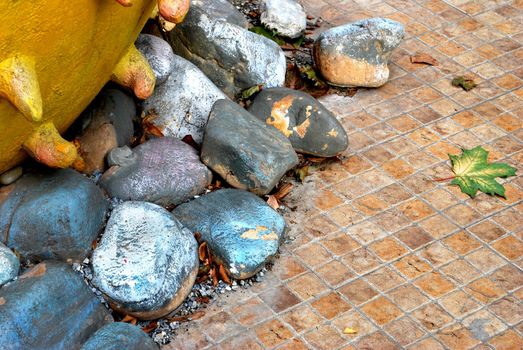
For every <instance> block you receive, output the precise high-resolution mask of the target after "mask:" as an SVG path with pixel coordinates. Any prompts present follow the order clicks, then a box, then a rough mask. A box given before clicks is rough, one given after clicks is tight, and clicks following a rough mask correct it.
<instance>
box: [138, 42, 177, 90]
mask: <svg viewBox="0 0 523 350" xmlns="http://www.w3.org/2000/svg"><path fill="white" fill-rule="evenodd" d="M135 46H136V48H137V49H138V51H140V52H141V53H142V55H144V57H145V58H146V59H147V61H148V62H149V65H150V66H151V68H152V70H153V73H154V76H155V77H156V86H160V85H162V84H163V83H164V82H165V81H166V80H167V78H168V77H169V75H170V74H171V72H172V71H173V69H174V53H173V50H172V49H171V46H170V45H169V43H168V42H167V41H165V40H163V39H162V38H159V37H157V36H154V35H150V34H140V35H139V36H138V39H136V42H135Z"/></svg>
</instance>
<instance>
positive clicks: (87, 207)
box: [0, 0, 404, 350]
mask: <svg viewBox="0 0 523 350" xmlns="http://www.w3.org/2000/svg"><path fill="white" fill-rule="evenodd" d="M263 8H264V10H263V11H264V12H263V14H262V16H261V22H262V23H264V24H265V25H266V26H267V27H268V28H271V29H273V30H275V31H277V32H278V33H279V34H280V35H281V36H286V37H289V38H296V37H299V36H301V35H302V34H303V31H304V29H305V24H304V23H305V13H304V12H303V9H302V8H301V6H300V5H298V4H297V3H296V2H295V1H293V0H285V1H283V0H282V1H281V2H280V1H273V0H264V7H263ZM282 8H283V10H282ZM248 26H249V24H248V22H247V21H246V20H245V18H244V17H243V16H242V15H241V14H240V13H239V12H238V11H237V10H236V9H235V8H234V7H233V6H232V5H230V4H229V2H227V1H225V0H211V1H204V0H194V1H193V4H192V8H191V10H190V11H189V14H188V16H187V19H186V21H185V22H183V23H182V24H180V25H177V26H176V28H175V29H174V30H173V31H172V32H171V33H170V34H169V40H170V44H169V43H167V42H166V41H164V40H162V39H160V38H159V37H156V36H153V35H148V34H143V35H141V36H140V37H139V38H138V40H137V42H136V46H137V48H138V49H139V50H140V51H141V52H142V53H143V55H144V56H145V57H146V58H147V59H148V60H149V62H150V64H151V67H152V69H153V72H154V75H155V76H156V82H157V86H156V89H155V92H154V94H153V95H152V97H151V98H149V99H148V100H146V101H144V102H143V103H142V104H141V105H140V106H137V105H136V104H135V102H134V101H133V100H132V99H131V98H130V97H128V96H127V95H126V94H125V93H124V92H122V91H119V90H115V89H113V88H107V89H106V90H104V91H103V92H102V93H101V94H100V95H99V97H98V98H97V99H96V100H95V101H94V102H93V104H92V105H91V106H90V107H89V108H88V109H87V110H86V112H85V113H84V117H83V118H82V122H81V123H80V124H79V126H77V127H78V130H79V131H78V134H77V136H78V138H77V139H78V141H79V144H80V151H81V153H82V155H83V157H84V159H85V160H86V168H85V172H86V173H88V174H94V175H92V176H91V178H88V177H86V176H83V175H81V174H80V173H78V172H76V171H73V170H63V169H62V170H52V171H37V173H36V174H35V173H26V174H24V175H23V176H22V169H21V168H18V169H14V170H13V171H11V172H7V173H5V174H3V175H1V176H0V182H1V183H2V184H4V185H7V186H4V187H1V188H0V231H1V232H3V234H2V236H1V238H0V328H1V329H2V332H0V348H2V349H4V348H5V349H8V348H9V349H11V348H35V347H38V348H62V349H73V348H75V349H76V348H80V347H82V346H83V347H82V349H84V350H93V349H117V348H126V349H154V348H156V345H155V344H154V343H153V342H152V341H151V340H150V338H149V337H147V336H145V335H144V333H143V332H142V331H141V330H140V329H139V328H137V327H135V326H132V325H128V324H122V323H112V321H113V319H112V317H111V315H110V313H109V312H108V311H107V309H106V308H104V307H103V306H102V304H100V303H99V301H98V299H97V297H96V296H95V294H93V293H92V290H90V288H89V287H88V286H87V285H86V284H85V283H83V281H82V279H81V277H80V276H78V275H77V274H75V273H74V272H73V270H72V269H71V268H70V266H69V265H68V264H67V263H71V262H75V266H76V267H78V266H80V265H79V264H78V262H82V261H83V265H82V266H84V267H86V266H88V264H89V263H90V266H89V267H88V268H89V269H92V272H93V273H92V280H91V277H89V278H87V277H86V279H87V280H89V281H90V282H92V285H94V286H95V287H96V288H93V291H95V293H97V295H100V296H101V295H102V294H103V297H104V298H105V300H107V301H108V302H109V304H110V305H111V308H112V309H114V310H117V311H118V312H122V313H125V314H128V315H133V316H135V317H137V318H139V319H145V320H147V319H156V318H159V317H163V316H165V315H167V314H169V313H171V312H173V311H174V310H176V308H177V307H179V305H180V304H182V302H183V301H184V299H185V298H186V297H187V295H188V294H189V293H190V291H191V288H192V287H193V285H194V283H195V280H196V277H197V273H198V271H199V267H200V262H199V251H198V247H199V246H198V242H197V240H196V239H195V236H194V235H195V234H196V236H198V239H199V240H201V241H203V242H206V243H207V247H208V248H209V250H210V253H211V254H212V257H213V259H214V261H215V262H216V263H218V264H220V265H221V266H222V267H223V268H224V269H225V273H226V274H227V275H228V276H229V277H231V278H234V279H240V280H243V279H246V278H249V277H251V276H253V275H255V274H256V273H257V272H259V271H260V270H261V269H263V267H264V265H265V264H266V262H267V261H268V260H269V259H271V258H272V257H274V256H275V255H276V253H277V251H278V248H279V244H280V242H281V241H282V238H283V236H284V232H285V227H286V225H285V221H284V219H283V217H282V216H281V215H280V214H279V213H278V212H276V211H275V210H274V209H272V208H271V207H270V206H269V205H268V204H267V203H266V202H265V201H264V200H263V199H261V198H260V197H258V196H259V195H266V194H268V193H270V192H271V191H272V190H273V189H274V187H275V186H276V185H277V184H278V182H279V181H280V179H281V178H282V177H283V176H284V175H285V173H286V172H287V171H289V170H290V169H292V168H293V167H294V166H296V164H297V163H298V155H297V153H303V154H308V155H313V156H316V157H332V156H335V155H337V154H339V153H340V152H343V151H344V150H345V149H346V148H347V146H348V139H347V134H346V132H345V130H344V128H343V127H342V126H341V124H340V123H339V122H338V120H337V119H336V116H335V115H334V114H333V113H332V112H330V111H329V110H327V109H326V108H325V107H324V106H323V105H322V104H321V103H320V102H318V101H317V100H316V99H314V98H313V97H311V96H309V95H308V94H306V93H304V92H299V91H293V90H290V89H287V88H283V87H281V86H282V85H283V84H284V79H285V70H286V61H285V57H284V54H283V52H282V50H281V48H280V47H279V46H278V45H277V44H276V43H274V42H273V41H271V40H269V39H267V38H265V37H262V36H259V35H257V34H255V33H253V32H250V31H248V30H247V28H248ZM403 33H404V31H403V27H402V26H401V25H400V24H399V23H397V22H394V21H390V20H385V19H370V20H365V21H360V22H356V23H352V24H348V25H345V26H341V27H338V28H333V29H331V30H328V31H326V32H324V33H323V34H322V35H320V37H319V38H318V40H317V42H316V44H315V47H314V55H315V60H316V64H317V66H318V69H319V70H320V72H321V74H322V75H323V76H324V77H325V78H326V79H327V80H328V81H329V82H330V83H332V84H337V85H358V86H379V85H382V84H383V83H385V81H386V80H387V78H388V68H387V61H388V58H389V57H390V53H391V51H392V50H393V49H394V48H395V47H396V46H397V45H398V44H399V42H400V40H401V38H402V37H403ZM171 47H172V48H174V52H176V54H175V53H174V52H173V49H172V48H171ZM254 85H260V86H263V87H264V89H263V91H262V92H261V93H259V94H258V96H256V97H255V98H254V100H253V101H252V103H251V104H250V106H249V107H248V109H245V108H243V107H242V106H240V105H239V104H237V103H236V102H234V101H233V99H234V97H235V96H236V95H237V94H238V93H239V92H241V91H242V90H244V89H246V88H250V87H252V86H254ZM137 108H139V109H142V110H143V114H142V118H141V119H140V118H137ZM139 109H138V110H139ZM137 123H141V124H142V128H143V129H146V128H153V129H154V130H155V132H154V133H153V134H154V135H155V136H156V137H153V138H149V139H148V140H147V137H145V136H143V137H141V138H140V137H138V138H137V137H136V136H141V135H135V133H134V126H135V125H136V124H137ZM161 136H163V137H161ZM187 136H190V137H189V138H187ZM137 139H140V142H138V141H137ZM181 139H184V141H182V140H181ZM200 147H201V149H200ZM211 170H212V171H213V172H214V176H215V179H216V180H219V181H222V180H225V182H227V184H228V185H229V186H230V187H234V188H228V189H219V190H215V191H214V192H212V191H211V190H210V189H209V188H211V189H215V188H216V186H215V187H209V186H210V184H211V183H212V180H213V172H212V171H211ZM102 172H103V175H101V176H100V174H101V173H102ZM20 176H21V177H20ZM102 189H103V190H102ZM173 208H174V209H173ZM170 210H171V211H172V212H170ZM109 213H110V215H109ZM107 217H109V219H108V220H106V219H107ZM104 225H105V229H104ZM102 230H103V236H102V237H101V239H100V236H99V234H100V233H101V232H102ZM98 239H99V241H98ZM93 249H94V250H93ZM91 252H92V257H91V258H90V259H89V254H91ZM15 253H16V254H15ZM18 257H21V260H22V271H23V273H22V275H20V276H17V275H18V273H19V269H20V261H19V260H18ZM86 257H87V258H86ZM50 260H56V261H50ZM28 262H29V263H30V264H32V263H38V262H40V263H39V264H37V265H36V266H34V267H32V268H30V269H26V267H27V263H28ZM86 268H87V267H86ZM76 270H78V268H77V269H76ZM243 282H244V281H242V283H243ZM233 286H237V284H236V281H235V282H234V284H233Z"/></svg>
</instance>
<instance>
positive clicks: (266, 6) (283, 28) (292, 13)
mask: <svg viewBox="0 0 523 350" xmlns="http://www.w3.org/2000/svg"><path fill="white" fill-rule="evenodd" d="M262 4H263V11H262V14H261V16H260V21H261V22H262V23H263V24H264V25H265V27H267V28H269V29H273V30H275V31H276V32H277V33H278V34H280V35H281V36H286V37H288V38H291V39H294V38H298V37H300V36H301V35H303V32H304V31H305V29H306V28H307V15H306V14H305V11H304V10H303V7H302V6H301V5H300V4H299V3H297V2H296V1H294V0H263V2H262Z"/></svg>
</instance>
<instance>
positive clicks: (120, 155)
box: [107, 146, 138, 167]
mask: <svg viewBox="0 0 523 350" xmlns="http://www.w3.org/2000/svg"><path fill="white" fill-rule="evenodd" d="M137 160H138V156H137V155H136V153H134V152H133V150H132V149H130V148H129V147H128V146H123V147H118V148H113V149H112V150H111V151H110V152H109V153H108V154H107V165H108V166H109V167H112V166H115V165H118V166H121V167H126V166H130V165H132V164H134V163H136V162H137Z"/></svg>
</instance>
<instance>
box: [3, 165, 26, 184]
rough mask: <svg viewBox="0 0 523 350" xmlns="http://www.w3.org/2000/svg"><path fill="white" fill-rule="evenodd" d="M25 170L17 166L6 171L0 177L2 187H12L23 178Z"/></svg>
mask: <svg viewBox="0 0 523 350" xmlns="http://www.w3.org/2000/svg"><path fill="white" fill-rule="evenodd" d="M23 173H24V170H23V169H22V167H19V166H17V167H16V168H13V169H11V170H8V171H6V172H5V173H3V174H2V175H0V185H10V184H12V183H13V182H15V181H16V180H18V179H19V178H20V176H22V174H23Z"/></svg>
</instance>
